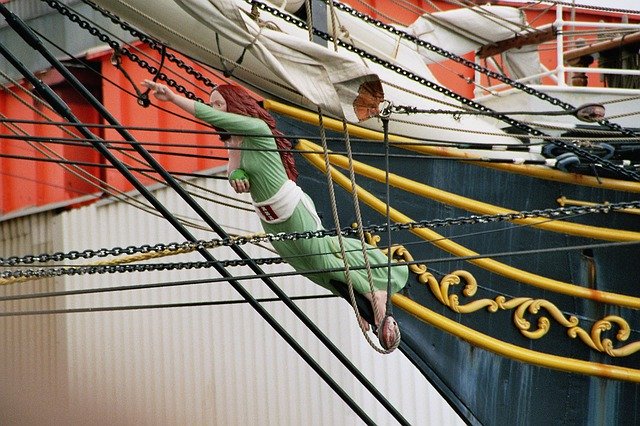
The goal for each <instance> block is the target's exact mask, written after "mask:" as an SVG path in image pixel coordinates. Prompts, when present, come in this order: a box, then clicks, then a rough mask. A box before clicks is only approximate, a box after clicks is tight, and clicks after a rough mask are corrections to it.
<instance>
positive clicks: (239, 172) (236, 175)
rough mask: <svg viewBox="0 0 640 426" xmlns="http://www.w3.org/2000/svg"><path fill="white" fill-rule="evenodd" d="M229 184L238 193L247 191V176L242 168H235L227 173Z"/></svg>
mask: <svg viewBox="0 0 640 426" xmlns="http://www.w3.org/2000/svg"><path fill="white" fill-rule="evenodd" d="M229 184H230V185H231V187H232V188H233V189H234V191H236V192H237V193H238V194H240V193H243V192H249V190H250V188H251V186H250V185H249V176H248V175H247V173H246V172H245V171H244V170H243V169H235V170H234V171H232V172H231V173H229Z"/></svg>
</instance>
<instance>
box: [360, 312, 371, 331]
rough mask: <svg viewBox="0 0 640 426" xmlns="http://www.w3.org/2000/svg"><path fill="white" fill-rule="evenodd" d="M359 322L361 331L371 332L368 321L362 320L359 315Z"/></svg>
mask: <svg viewBox="0 0 640 426" xmlns="http://www.w3.org/2000/svg"><path fill="white" fill-rule="evenodd" d="M358 322H359V323H360V329H362V330H364V331H369V330H370V329H371V326H370V325H369V322H368V321H367V320H366V319H364V318H362V317H361V316H360V315H358Z"/></svg>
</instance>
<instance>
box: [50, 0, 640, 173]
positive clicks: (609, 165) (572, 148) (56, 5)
mask: <svg viewBox="0 0 640 426" xmlns="http://www.w3.org/2000/svg"><path fill="white" fill-rule="evenodd" d="M42 1H44V2H46V3H47V4H48V5H49V6H50V7H52V8H53V9H56V10H57V11H58V12H59V13H61V14H62V15H63V16H66V17H68V18H69V19H70V20H71V21H72V22H75V23H78V24H79V25H80V26H81V27H82V28H84V29H87V30H89V32H90V33H91V34H94V35H96V36H97V37H99V39H100V40H101V41H103V42H104V43H107V44H108V45H109V46H110V47H111V48H112V49H114V50H115V51H119V52H120V53H121V54H122V55H124V56H127V57H128V58H129V59H131V60H132V61H133V62H136V63H137V64H138V65H139V66H141V67H142V68H145V69H147V70H148V71H149V72H150V73H151V74H153V75H157V79H158V80H161V81H164V82H165V83H166V84H167V85H168V86H169V87H172V88H174V89H175V90H176V91H177V92H178V93H181V94H183V95H184V96H186V97H187V98H189V99H193V100H198V101H202V99H201V98H199V97H197V96H196V95H195V94H194V93H193V92H190V91H189V90H188V89H186V88H185V87H184V86H182V85H180V84H178V83H177V82H176V81H175V80H174V79H172V78H170V77H168V76H167V75H166V74H165V73H163V72H158V69H157V68H156V67H153V66H151V65H150V64H149V63H148V62H147V61H145V60H142V59H140V58H139V57H138V55H137V54H135V53H133V52H131V51H130V50H129V49H128V48H126V47H124V46H120V45H119V44H118V43H117V42H115V41H113V40H111V39H110V38H109V37H108V36H107V35H105V34H103V33H101V32H100V31H99V30H98V29H97V28H95V27H92V26H91V25H90V24H89V23H88V22H86V21H83V20H82V19H80V17H79V16H78V15H77V14H74V13H72V12H71V11H70V10H69V9H68V8H67V7H66V6H65V5H63V4H61V3H60V2H58V1H56V0H42ZM83 1H84V2H85V3H86V4H88V5H89V6H91V7H92V8H94V9H95V10H97V11H99V12H100V13H102V14H103V15H104V16H105V17H107V18H109V19H110V20H111V21H112V22H113V23H115V24H117V25H119V26H120V27H121V28H122V29H123V30H125V31H128V32H129V33H130V34H132V35H133V36H134V37H137V38H138V39H139V40H141V41H143V42H145V43H147V44H148V45H149V46H150V47H151V48H153V49H155V50H157V51H160V52H162V49H161V46H162V44H161V43H160V42H158V41H157V40H154V39H152V38H151V37H149V36H147V35H145V34H143V33H142V32H140V31H138V30H136V29H135V28H133V27H131V26H130V25H129V24H127V23H126V22H124V21H122V20H121V19H120V18H119V17H118V16H117V15H115V14H113V13H111V12H109V11H107V10H105V9H103V8H101V7H99V6H98V5H96V4H95V3H93V2H91V1H90V0H83ZM245 1H247V2H248V3H249V4H251V5H252V6H254V7H258V8H260V9H262V10H265V11H267V12H269V13H271V14H272V15H274V16H276V17H278V18H280V19H283V20H284V21H286V22H288V23H292V24H294V25H296V26H298V27H299V28H302V29H305V30H306V29H307V28H308V27H307V24H306V23H305V22H304V21H302V20H300V19H298V18H295V17H293V16H291V15H289V14H286V13H284V12H282V11H280V10H278V9H275V8H273V7H270V6H268V5H266V4H264V3H262V2H259V1H256V0H245ZM323 1H324V2H326V3H329V2H330V1H332V0H323ZM333 4H334V6H335V7H337V8H338V9H340V10H342V11H343V12H346V13H349V14H351V15H353V16H354V17H356V18H358V19H361V20H363V21H365V22H368V23H371V24H373V25H375V26H377V27H379V28H382V29H384V30H386V31H388V32H390V33H392V34H395V35H397V36H399V37H402V38H405V39H407V40H409V41H411V42H413V43H416V44H417V45H419V46H421V47H424V48H426V49H428V50H431V51H433V52H435V53H437V54H439V55H441V56H443V57H445V58H447V59H451V60H453V61H456V62H458V63H460V64H462V65H464V66H467V67H469V68H471V69H473V70H475V71H478V72H481V73H483V74H485V75H487V76H489V77H490V78H494V79H497V80H499V81H502V82H503V83H506V84H509V85H511V86H512V87H514V88H517V89H519V90H522V91H524V92H525V93H527V94H530V95H533V96H536V97H538V98H540V99H542V100H544V101H547V102H550V103H551V104H553V105H558V106H560V107H561V108H563V109H566V110H575V108H574V107H573V106H572V105H570V104H568V103H566V102H563V101H561V100H559V99H557V98H554V97H552V96H549V95H547V94H546V93H543V92H539V91H537V90H535V89H533V88H531V87H529V86H527V85H525V84H522V83H520V82H517V81H514V80H512V79H510V78H508V77H507V76H505V75H503V74H500V73H498V72H495V71H492V70H489V69H487V68H485V67H482V66H481V65H479V64H477V63H475V62H473V61H469V60H468V59H465V58H462V57H460V56H458V55H456V54H454V53H451V52H449V51H447V50H445V49H442V48H440V47H437V46H434V45H432V44H431V43H429V42H426V41H423V40H420V39H419V38H416V37H414V36H412V35H410V34H408V33H406V32H404V31H402V30H399V29H397V28H395V27H394V26H392V25H388V24H385V23H383V22H381V21H379V20H376V19H374V18H372V17H370V16H368V15H366V14H364V13H361V12H358V11H356V10H355V9H353V8H351V7H349V6H347V5H345V4H342V3H338V2H333ZM313 33H314V34H315V35H317V36H318V37H320V38H322V39H324V40H326V41H333V38H332V37H331V35H329V34H327V33H325V32H322V31H320V30H317V29H315V28H314V29H313ZM336 42H337V43H338V44H339V45H340V46H342V47H343V48H345V49H347V50H349V51H351V52H353V53H356V54H358V55H360V56H361V57H363V58H365V59H368V60H370V61H372V62H374V63H378V64H380V65H382V66H384V67H385V68H387V69H390V70H392V71H394V72H396V73H399V74H400V75H403V76H405V77H407V78H410V79H412V80H414V81H416V82H418V83H420V84H422V85H424V86H426V87H428V88H430V89H432V90H435V91H437V92H439V93H442V94H443V95H445V96H448V97H450V98H452V99H454V100H456V101H458V102H460V103H462V104H464V105H467V106H470V107H472V108H474V109H476V110H478V111H482V112H485V113H488V114H491V115H492V116H493V117H495V118H497V119H499V120H501V121H503V122H505V123H507V124H509V125H511V126H513V127H515V128H518V129H520V130H523V131H525V132H527V133H529V134H531V135H533V136H536V137H549V135H547V134H545V133H543V132H542V131H540V130H538V129H535V128H533V127H531V126H529V125H527V124H524V123H522V122H520V121H518V120H515V119H513V118H511V117H508V116H507V115H505V114H503V113H499V112H496V111H493V110H492V109H490V108H488V107H485V106H484V105H481V104H479V103H477V102H475V101H473V100H471V99H468V98H466V97H464V96H462V95H460V94H458V93H455V92H453V91H451V90H449V89H447V88H445V87H443V86H440V85H438V84H436V83H434V82H432V81H429V80H427V79H425V78H424V77H420V76H418V75H415V74H414V73H412V72H410V71H407V70H405V69H403V68H402V67H400V66H398V65H395V64H392V63H390V62H388V61H386V60H384V59H381V58H379V57H377V56H375V55H373V54H371V53H368V52H366V51H364V50H362V49H360V48H358V47H356V46H353V45H351V44H348V43H345V42H343V41H341V40H337V41H336ZM165 54H166V55H167V58H168V59H169V60H170V61H171V62H173V63H174V64H176V65H177V66H178V67H179V68H181V69H183V70H185V71H186V72H187V73H188V74H190V75H193V76H194V77H196V79H198V80H199V81H202V82H203V83H204V84H205V85H207V86H209V87H214V86H215V84H214V83H212V82H211V80H209V79H208V78H205V77H203V76H202V74H201V73H200V72H198V71H196V70H195V69H193V68H192V67H189V66H187V65H186V64H185V63H184V61H182V60H181V59H178V58H176V57H175V55H173V54H171V53H165ZM599 123H600V124H602V125H605V126H606V127H609V128H610V129H612V130H615V131H618V132H621V133H623V134H625V135H627V136H634V137H636V136H638V135H637V134H636V133H635V132H632V131H631V130H628V129H624V128H623V127H622V126H620V125H618V124H615V123H609V122H608V120H606V119H605V120H601V121H599ZM549 142H550V143H553V144H554V145H556V146H559V147H561V148H563V149H565V150H567V151H569V152H572V153H574V154H576V155H579V156H580V157H582V158H584V159H586V160H589V161H591V162H593V163H596V164H600V165H601V166H602V167H604V168H606V169H608V170H610V171H613V172H614V173H620V174H622V175H624V176H626V177H628V178H631V179H633V180H636V181H640V174H638V173H637V172H635V171H633V170H628V169H626V168H625V167H623V166H619V165H617V164H615V163H613V162H610V161H608V160H606V159H603V158H600V157H598V156H597V155H595V154H592V153H590V152H588V151H586V150H584V149H582V148H580V147H578V146H576V145H574V144H571V143H566V142H563V141H561V140H558V139H553V138H550V139H549Z"/></svg>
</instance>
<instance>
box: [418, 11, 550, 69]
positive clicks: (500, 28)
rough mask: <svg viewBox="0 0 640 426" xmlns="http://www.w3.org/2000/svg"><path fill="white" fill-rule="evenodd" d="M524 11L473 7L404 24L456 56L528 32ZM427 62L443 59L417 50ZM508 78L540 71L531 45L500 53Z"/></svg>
mask: <svg viewBox="0 0 640 426" xmlns="http://www.w3.org/2000/svg"><path fill="white" fill-rule="evenodd" d="M528 28H529V26H528V24H527V21H526V17H525V15H524V12H522V11H521V10H519V9H516V8H513V7H505V6H491V5H485V6H477V7H473V8H466V9H465V8H462V9H454V10H448V11H444V12H434V13H425V14H424V15H422V16H420V17H419V18H418V19H417V20H416V21H415V22H413V23H412V24H411V25H409V27H407V32H408V33H410V34H412V35H413V36H415V37H417V38H419V39H420V40H423V41H426V42H429V43H431V44H433V45H435V46H440V47H444V48H446V49H447V50H448V51H449V52H453V53H455V54H457V55H464V54H465V53H468V52H471V51H474V50H476V49H478V48H479V47H481V46H483V45H486V44H490V43H494V42H497V41H501V40H506V39H509V38H512V37H515V36H517V35H522V34H525V33H526V32H527V31H528ZM419 52H420V54H421V56H422V57H423V59H424V61H425V62H426V63H427V64H429V63H433V62H440V61H444V60H445V59H446V58H444V57H443V56H440V55H438V54H436V53H433V52H431V51H429V50H427V49H419ZM503 58H504V61H505V65H506V66H507V67H508V69H509V72H510V74H511V76H512V77H515V78H522V77H526V76H530V75H534V74H537V73H539V72H540V58H539V56H538V51H537V49H536V48H535V47H533V48H529V47H523V48H520V49H510V50H508V51H506V52H504V55H503Z"/></svg>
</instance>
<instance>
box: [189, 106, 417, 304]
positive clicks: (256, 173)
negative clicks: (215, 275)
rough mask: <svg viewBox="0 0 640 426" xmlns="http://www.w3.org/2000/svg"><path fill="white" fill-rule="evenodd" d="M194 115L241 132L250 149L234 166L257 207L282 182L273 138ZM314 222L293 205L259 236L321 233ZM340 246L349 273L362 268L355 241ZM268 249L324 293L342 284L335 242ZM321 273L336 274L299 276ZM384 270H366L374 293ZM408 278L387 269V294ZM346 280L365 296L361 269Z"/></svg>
mask: <svg viewBox="0 0 640 426" xmlns="http://www.w3.org/2000/svg"><path fill="white" fill-rule="evenodd" d="M195 116H196V117H197V118H199V119H201V120H203V121H205V122H207V123H209V124H211V125H214V126H216V127H218V128H221V129H225V130H226V131H228V132H231V133H242V134H243V135H245V136H244V139H243V141H242V147H244V148H254V149H252V150H244V151H242V155H241V160H240V167H241V168H242V169H243V170H244V171H245V173H246V174H247V176H248V178H249V184H250V193H251V198H252V199H253V201H254V202H256V203H260V202H262V201H265V200H268V199H269V198H271V197H273V195H274V194H276V193H277V192H278V190H279V189H280V188H281V187H282V185H283V184H284V183H285V182H286V181H287V180H288V178H287V174H286V171H285V169H284V166H283V165H282V161H281V159H280V154H279V153H278V151H276V150H275V149H276V142H275V139H274V138H272V137H269V136H265V135H268V134H270V133H271V131H270V129H269V127H268V126H267V124H266V123H265V122H264V121H262V120H260V119H258V118H253V117H247V116H243V115H238V114H232V113H227V112H222V111H218V110H216V109H214V108H211V107H209V106H207V105H205V104H203V103H200V102H196V104H195ZM252 135H255V136H252ZM255 148H259V149H255ZM303 196H304V197H307V199H308V200H309V201H310V204H311V205H313V202H312V201H311V200H310V198H309V197H308V196H307V195H306V194H304V195H303ZM316 218H317V214H316V213H315V208H314V211H313V212H310V211H309V210H308V209H307V207H306V206H305V205H304V204H303V203H302V202H299V203H298V205H297V206H296V208H295V210H294V211H293V214H292V215H291V217H289V218H288V219H287V220H285V221H284V222H280V223H268V222H265V221H264V220H262V219H261V222H262V227H263V228H264V231H265V232H267V233H273V234H275V233H279V232H285V233H291V232H306V231H316V230H319V229H322V228H321V227H318V222H317V219H316ZM343 242H344V246H345V250H346V252H347V262H348V264H349V266H350V268H353V267H361V266H363V265H364V264H365V263H364V256H363V254H362V246H361V243H360V241H359V240H356V239H353V238H343ZM272 244H273V247H274V248H275V249H276V251H277V252H278V254H280V256H282V258H283V259H284V260H286V261H287V263H289V264H290V265H291V266H292V267H293V268H294V269H295V270H296V271H298V272H300V273H303V274H304V276H306V277H308V278H309V279H311V280H312V281H313V282H315V283H317V284H319V285H321V286H323V287H325V288H327V289H329V290H330V291H332V292H334V293H335V292H336V291H335V290H334V288H333V286H332V284H330V281H331V280H335V281H339V282H343V283H346V282H347V281H346V277H345V272H344V270H343V269H344V262H343V260H342V256H341V254H340V245H339V242H338V237H323V238H309V239H297V240H293V241H273V242H272ZM367 249H368V250H367V257H368V259H369V263H370V264H371V265H386V264H387V262H388V260H387V256H385V254H384V253H382V252H381V251H380V250H379V249H377V248H375V247H373V246H370V245H367ZM327 269H329V270H331V269H336V271H331V272H322V273H305V271H314V270H327ZM387 271H388V268H386V267H383V268H372V269H371V273H372V278H373V286H374V288H375V289H377V290H386V289H387ZM408 273H409V272H408V268H407V266H406V265H403V266H392V267H391V287H392V292H393V293H396V292H398V291H399V290H400V289H402V288H403V287H404V286H405V284H406V282H407V278H408ZM349 278H350V279H351V282H352V283H353V288H354V290H355V291H356V292H358V293H360V294H365V293H370V292H371V289H370V285H369V281H368V279H367V271H366V269H357V270H350V271H349Z"/></svg>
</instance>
